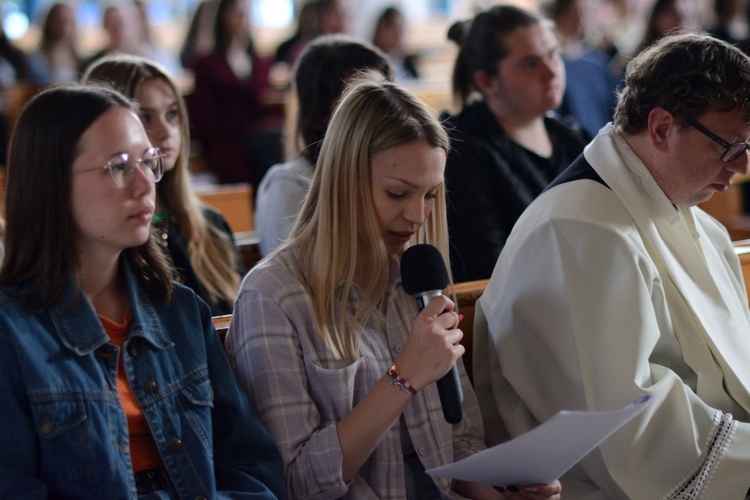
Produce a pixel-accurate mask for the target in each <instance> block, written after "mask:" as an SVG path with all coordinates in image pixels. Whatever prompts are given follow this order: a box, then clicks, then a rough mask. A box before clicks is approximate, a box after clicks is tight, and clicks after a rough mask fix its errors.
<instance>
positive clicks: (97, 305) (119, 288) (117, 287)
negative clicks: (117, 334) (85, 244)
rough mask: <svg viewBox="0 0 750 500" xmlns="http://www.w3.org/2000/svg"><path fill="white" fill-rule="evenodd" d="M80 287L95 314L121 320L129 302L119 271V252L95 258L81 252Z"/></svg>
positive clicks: (117, 320) (116, 320)
mask: <svg viewBox="0 0 750 500" xmlns="http://www.w3.org/2000/svg"><path fill="white" fill-rule="evenodd" d="M80 258H81V289H82V290H83V293H84V294H85V295H86V297H87V298H88V299H89V302H91V305H92V306H93V307H94V310H95V311H96V313H97V314H99V315H101V316H104V317H106V318H109V319H111V320H112V321H115V322H122V321H124V318H125V311H126V310H127V308H128V306H129V303H128V298H127V290H126V288H125V284H124V281H123V279H122V278H123V277H122V276H121V275H120V272H119V254H117V255H115V256H113V257H111V258H103V259H98V260H97V259H96V258H92V257H90V256H88V255H85V254H83V253H82V254H81V255H80Z"/></svg>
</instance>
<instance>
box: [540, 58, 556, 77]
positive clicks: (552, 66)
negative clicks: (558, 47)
mask: <svg viewBox="0 0 750 500" xmlns="http://www.w3.org/2000/svg"><path fill="white" fill-rule="evenodd" d="M558 72H559V70H558V62H557V60H556V59H555V58H554V57H552V58H546V59H545V60H544V63H543V64H542V77H543V78H544V79H545V81H549V80H552V79H553V78H555V76H556V75H557V74H558Z"/></svg>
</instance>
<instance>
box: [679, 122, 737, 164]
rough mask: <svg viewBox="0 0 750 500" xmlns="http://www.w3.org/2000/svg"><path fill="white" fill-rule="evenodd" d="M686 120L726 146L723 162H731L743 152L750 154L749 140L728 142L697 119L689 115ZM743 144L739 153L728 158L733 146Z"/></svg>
mask: <svg viewBox="0 0 750 500" xmlns="http://www.w3.org/2000/svg"><path fill="white" fill-rule="evenodd" d="M685 121H686V122H687V124H688V125H690V126H691V127H693V128H694V129H696V130H697V131H698V132H700V133H702V134H703V135H705V136H706V137H708V138H709V139H711V140H712V141H714V142H716V143H717V144H720V145H721V146H723V147H724V148H725V150H724V153H723V154H722V155H721V162H722V163H730V162H733V161H734V160H736V159H737V158H739V157H740V156H742V153H747V154H749V155H750V143H747V142H731V143H730V142H727V141H725V140H724V139H722V138H721V137H719V136H718V135H716V134H714V133H713V132H711V131H710V130H708V129H707V128H706V127H704V126H703V125H701V124H700V123H698V121H697V120H695V119H693V118H690V117H689V116H688V117H686V118H685ZM737 146H742V149H739V150H738V152H737V154H736V155H734V156H732V157H730V158H727V155H728V154H729V151H730V150H731V149H732V148H733V147H737Z"/></svg>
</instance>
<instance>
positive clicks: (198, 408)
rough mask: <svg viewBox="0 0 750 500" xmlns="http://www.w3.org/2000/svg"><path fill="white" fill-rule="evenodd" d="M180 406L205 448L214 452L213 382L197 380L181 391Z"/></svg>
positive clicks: (204, 379)
mask: <svg viewBox="0 0 750 500" xmlns="http://www.w3.org/2000/svg"><path fill="white" fill-rule="evenodd" d="M178 399H179V404H180V406H181V407H182V408H183V410H184V412H183V415H185V416H186V418H187V420H188V421H189V422H190V424H191V426H192V428H193V429H194V430H195V433H196V435H197V436H198V438H199V439H200V440H201V443H202V444H203V446H204V447H205V448H206V449H207V450H208V451H209V453H213V451H212V448H213V446H212V443H213V438H212V435H211V412H212V411H213V407H214V391H213V388H212V387H211V381H210V380H209V379H208V377H206V378H202V379H200V380H197V381H195V382H193V383H191V384H190V385H187V386H185V387H183V388H182V389H180V392H179V397H178Z"/></svg>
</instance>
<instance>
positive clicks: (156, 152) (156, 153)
mask: <svg viewBox="0 0 750 500" xmlns="http://www.w3.org/2000/svg"><path fill="white" fill-rule="evenodd" d="M150 152H151V153H152V154H153V157H152V158H151V159H152V160H156V161H157V162H158V163H157V167H156V169H149V168H146V167H145V166H144V165H143V160H144V157H145V156H146V155H147V154H149V153H150ZM123 157H124V159H123ZM119 163H125V164H126V165H133V163H135V166H133V167H132V173H133V174H135V168H136V167H138V168H139V169H140V170H141V172H143V173H144V174H146V175H147V176H149V175H150V180H151V181H152V182H153V183H154V184H156V183H157V182H159V181H160V180H161V179H162V178H163V177H164V155H163V154H162V152H161V149H159V148H155V147H151V148H146V149H145V150H144V151H143V155H141V157H140V158H139V159H137V160H134V159H133V158H132V157H131V156H130V154H128V153H125V152H122V153H116V154H114V155H112V156H111V157H110V159H109V160H107V163H105V164H104V165H102V166H101V167H95V168H90V169H87V170H79V171H78V172H74V174H84V173H86V172H94V171H96V170H101V169H104V170H107V171H108V172H109V176H110V178H111V179H112V184H114V185H115V187H116V188H117V189H125V188H127V187H129V186H131V185H132V183H133V181H132V179H134V178H135V176H134V175H131V176H130V177H129V179H131V180H130V181H125V174H126V172H123V185H122V186H118V184H117V181H116V180H115V175H117V174H116V173H115V172H113V170H112V168H113V167H115V166H116V165H117V164H119ZM149 172H150V174H149ZM157 173H158V174H159V175H158V176H157ZM129 175H130V174H129Z"/></svg>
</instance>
